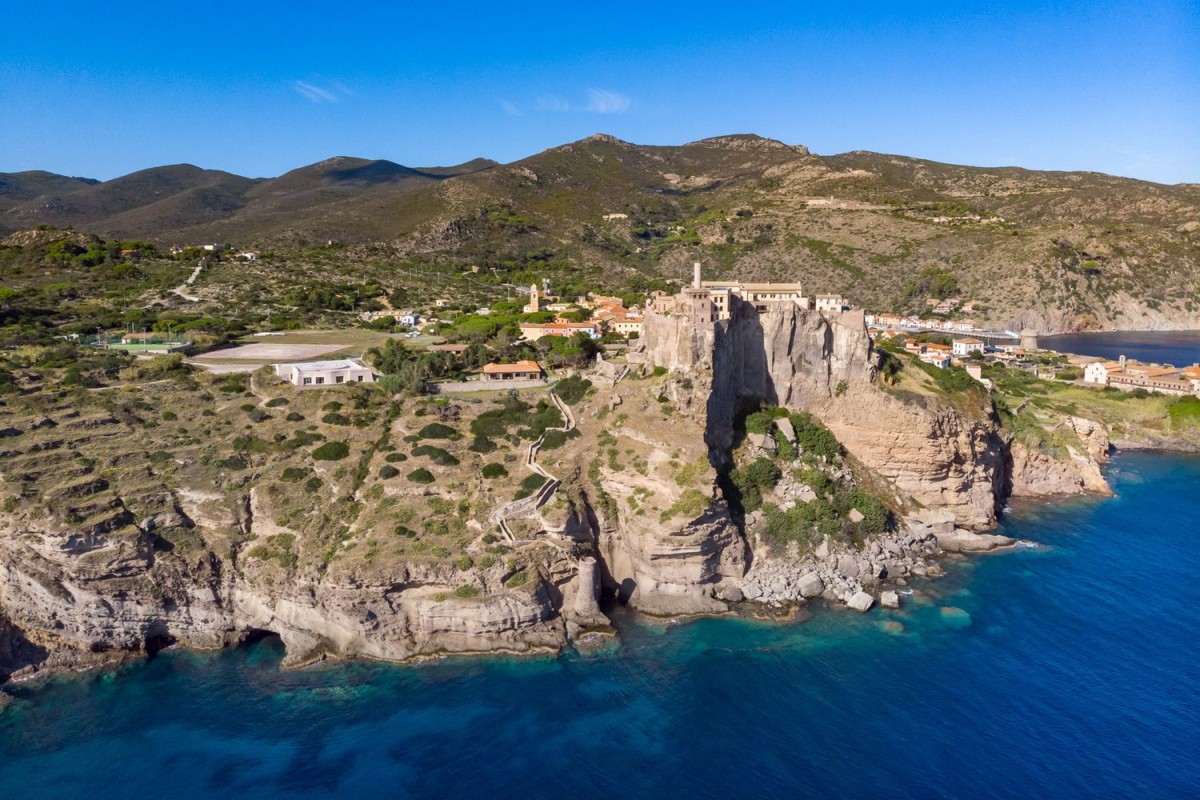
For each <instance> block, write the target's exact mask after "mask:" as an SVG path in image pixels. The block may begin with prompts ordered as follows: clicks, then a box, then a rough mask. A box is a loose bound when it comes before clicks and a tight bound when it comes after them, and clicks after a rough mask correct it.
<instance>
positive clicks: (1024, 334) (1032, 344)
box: [1021, 328, 1039, 350]
mask: <svg viewBox="0 0 1200 800" xmlns="http://www.w3.org/2000/svg"><path fill="white" fill-rule="evenodd" d="M1021 347H1022V348H1023V349H1025V350H1037V349H1039V348H1038V335H1037V331H1035V330H1034V329H1033V328H1022V329H1021Z"/></svg>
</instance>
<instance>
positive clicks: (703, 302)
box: [682, 261, 716, 328]
mask: <svg viewBox="0 0 1200 800" xmlns="http://www.w3.org/2000/svg"><path fill="white" fill-rule="evenodd" d="M682 294H683V298H684V304H685V306H686V309H687V311H686V313H687V315H688V319H689V320H690V322H691V323H692V325H693V326H695V327H697V328H704V327H706V326H709V325H711V324H712V323H713V320H715V319H716V315H715V314H714V313H713V301H712V295H711V294H709V291H708V289H705V288H704V287H703V286H701V285H700V262H699V261H697V262H696V263H695V264H693V265H692V285H691V286H689V287H688V288H686V289H684V290H683V292H682Z"/></svg>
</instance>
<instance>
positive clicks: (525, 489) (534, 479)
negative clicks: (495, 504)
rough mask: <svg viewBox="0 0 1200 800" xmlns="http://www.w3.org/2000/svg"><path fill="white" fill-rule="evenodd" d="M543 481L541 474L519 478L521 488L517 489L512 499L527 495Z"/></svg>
mask: <svg viewBox="0 0 1200 800" xmlns="http://www.w3.org/2000/svg"><path fill="white" fill-rule="evenodd" d="M545 483H546V479H545V478H543V477H542V476H541V475H526V476H525V477H524V478H522V479H521V488H520V489H518V490H517V494H516V496H515V497H514V498H513V499H514V500H520V499H521V498H523V497H529V495H531V494H533V493H534V492H536V491H538V490H539V489H541V488H542V486H543V485H544V484H545Z"/></svg>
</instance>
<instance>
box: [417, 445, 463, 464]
mask: <svg viewBox="0 0 1200 800" xmlns="http://www.w3.org/2000/svg"><path fill="white" fill-rule="evenodd" d="M412 454H413V455H414V456H425V457H426V458H428V459H429V460H430V461H432V462H433V463H435V464H437V465H438V466H440V467H456V466H458V464H459V460H458V459H457V458H455V457H454V456H453V455H451V454H450V453H448V452H446V451H445V450H443V449H442V448H440V447H434V446H433V445H428V444H422V445H417V446H416V447H414V448H413V451H412Z"/></svg>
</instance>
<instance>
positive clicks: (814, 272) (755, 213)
mask: <svg viewBox="0 0 1200 800" xmlns="http://www.w3.org/2000/svg"><path fill="white" fill-rule="evenodd" d="M6 179H10V176H6V175H0V180H6ZM47 180H49V179H45V178H43V179H42V181H43V183H45V182H46V181H47ZM64 181H65V182H64ZM34 183H36V182H34ZM55 185H57V186H58V187H59V188H60V191H59V193H58V194H53V195H42V196H40V197H37V198H35V199H32V200H25V201H23V202H19V203H15V204H14V203H13V201H12V200H11V199H10V200H8V203H9V206H10V207H8V208H3V207H0V234H3V233H6V232H10V231H15V230H21V229H28V228H33V227H35V226H37V225H39V224H51V225H58V226H60V227H62V226H66V225H73V226H74V227H75V228H76V229H80V230H87V231H90V232H94V233H98V234H100V235H104V236H108V237H118V238H122V237H124V238H129V237H136V238H144V239H149V240H152V241H158V242H160V243H172V244H189V243H191V244H194V243H198V242H204V241H230V242H236V243H238V244H239V245H240V246H247V247H263V248H269V249H273V248H289V247H303V246H306V245H307V244H312V243H316V242H321V243H325V242H328V241H333V242H338V243H342V244H346V245H356V244H362V245H368V244H371V245H373V246H382V247H383V248H385V250H384V251H386V252H390V253H391V254H392V255H393V256H394V257H395V258H398V259H406V260H410V261H411V260H416V261H421V260H433V261H437V262H440V263H454V264H459V265H461V266H462V267H464V268H465V267H470V266H477V267H487V268H489V269H503V270H505V271H514V270H516V271H522V270H524V271H526V272H528V271H529V270H533V271H539V270H544V269H545V268H547V266H548V265H553V267H552V268H553V269H554V270H568V271H570V272H571V274H574V275H581V274H589V275H602V276H604V278H605V280H606V281H608V282H612V283H614V284H616V285H618V286H619V285H620V284H621V283H623V282H627V281H628V280H629V279H631V278H633V277H634V276H636V275H639V274H640V275H643V276H654V277H665V278H675V279H677V280H683V279H686V277H687V276H688V275H689V274H690V265H691V262H692V261H694V260H697V259H699V260H701V261H703V262H704V264H705V270H706V273H707V274H709V275H711V276H714V277H715V276H722V277H739V278H743V279H754V280H789V281H790V280H803V281H805V282H806V283H807V284H808V285H811V286H814V287H815V289H816V290H817V291H824V292H837V293H841V294H843V295H844V296H845V297H847V298H848V299H849V300H851V301H852V302H854V303H855V304H859V305H864V306H866V307H869V308H873V309H889V308H891V309H897V310H898V309H900V308H901V307H905V308H908V309H909V310H910V311H915V312H924V309H923V308H921V307H919V305H920V301H921V297H920V296H919V295H920V291H919V287H918V290H917V291H915V293H914V290H913V289H911V287H910V286H909V284H910V283H912V282H913V281H914V280H917V279H918V278H917V276H919V275H921V274H924V272H925V271H928V270H934V271H937V272H940V273H945V274H949V275H952V276H953V277H954V279H955V282H956V286H957V290H958V292H959V293H960V294H961V295H962V296H963V298H964V299H973V300H976V301H978V303H977V308H976V310H974V311H971V312H970V313H972V314H974V315H975V316H977V317H979V318H980V320H981V321H987V320H990V321H993V322H996V323H1003V324H1006V325H1009V324H1013V325H1015V324H1021V325H1025V324H1028V325H1030V326H1032V327H1035V328H1038V329H1041V330H1075V329H1090V328H1104V327H1132V328H1139V329H1154V328H1184V327H1187V328H1200V187H1197V186H1196V185H1194V184H1178V185H1165V184H1157V183H1153V182H1149V181H1142V180H1139V179H1133V178H1121V177H1116V176H1111V175H1106V174H1104V173H1097V172H1078V171H1076V172H1072V171H1044V170H1030V169H1026V168H1023V167H973V166H964V165H954V164H945V163H942V162H937V161H932V160H928V159H919V158H912V157H908V156H897V155H889V154H880V153H873V152H869V151H861V150H859V151H850V152H847V153H841V154H836V155H829V156H822V155H816V154H813V153H811V152H810V151H809V150H808V148H807V147H804V146H803V145H788V144H785V143H783V142H779V141H777V140H773V139H766V138H763V137H760V136H757V135H754V134H733V135H728V136H717V137H709V138H707V139H701V140H699V141H696V142H690V143H686V144H681V145H638V144H632V143H630V142H626V141H623V140H621V139H619V138H617V137H615V136H611V135H609V134H595V135H593V136H589V137H586V138H584V139H580V140H577V141H574V142H568V143H565V144H562V145H558V146H556V147H552V148H548V149H546V150H543V151H542V152H539V153H535V154H533V155H530V156H527V157H525V158H522V159H519V160H517V161H513V162H510V163H507V164H497V163H495V162H492V161H487V160H479V159H477V160H475V161H471V162H466V163H465V164H462V165H457V166H453V167H443V168H424V169H422V168H414V167H406V166H403V165H400V164H396V163H395V162H391V161H385V160H370V159H358V158H353V157H349V156H335V157H333V158H331V159H325V160H323V161H320V162H317V163H316V164H311V165H308V166H305V167H300V168H298V169H296V170H292V171H290V172H287V173H285V174H284V175H281V176H278V177H276V178H269V179H250V178H242V177H240V176H234V175H231V174H229V173H224V172H221V171H216V170H202V169H200V168H198V167H194V166H190V165H173V166H170V167H163V168H152V169H150V170H143V171H139V172H137V173H132V174H131V175H129V176H122V177H121V178H117V179H114V180H112V181H107V182H103V183H97V184H91V185H81V184H79V183H78V182H70V180H69V179H64V180H59V181H57V183H56V184H55ZM63 187H65V188H73V191H61V189H62V188H63ZM26 191H29V190H28V189H27V190H26ZM3 197H4V195H3V193H2V192H0V198H3ZM381 252H382V251H381ZM564 274H565V273H564Z"/></svg>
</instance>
